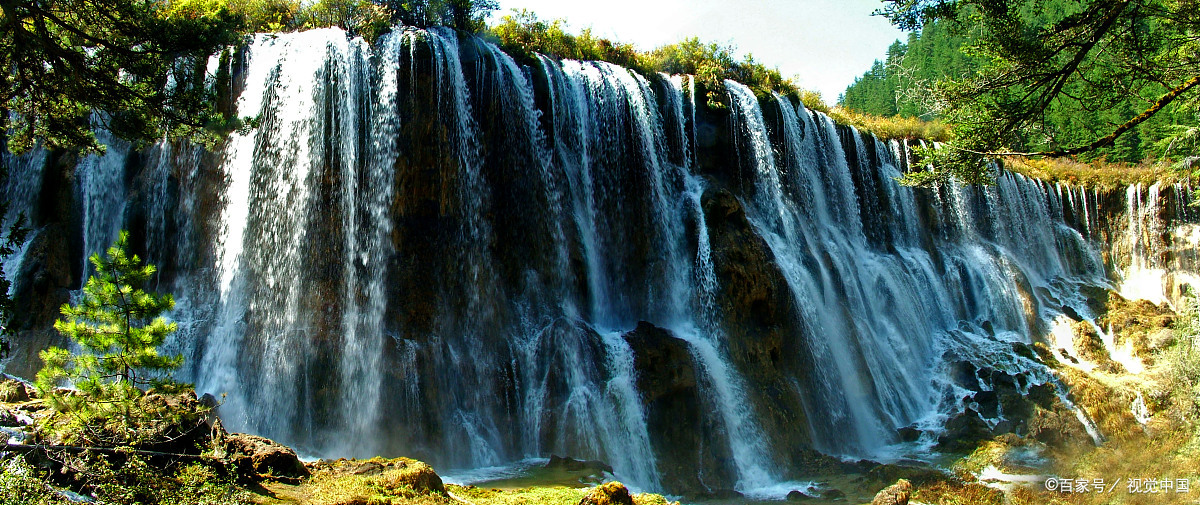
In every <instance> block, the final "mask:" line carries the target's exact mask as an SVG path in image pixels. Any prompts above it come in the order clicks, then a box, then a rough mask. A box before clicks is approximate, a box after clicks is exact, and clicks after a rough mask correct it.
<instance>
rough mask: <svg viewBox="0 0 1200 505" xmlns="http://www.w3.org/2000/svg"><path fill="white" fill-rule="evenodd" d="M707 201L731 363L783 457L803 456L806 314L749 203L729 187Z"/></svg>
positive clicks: (806, 435) (805, 439)
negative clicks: (752, 216)
mask: <svg viewBox="0 0 1200 505" xmlns="http://www.w3.org/2000/svg"><path fill="white" fill-rule="evenodd" d="M701 204H702V206H703V208H704V215H705V220H706V222H707V224H708V232H709V237H710V242H711V247H712V259H713V266H714V269H715V271H716V275H717V280H718V282H719V285H720V289H719V291H718V292H717V304H718V306H719V307H720V308H721V312H722V313H723V314H724V318H723V321H722V322H721V323H722V329H723V330H724V332H725V334H726V337H727V340H726V341H727V342H728V343H729V354H730V358H731V359H732V361H733V363H734V364H735V365H736V366H737V368H738V370H739V371H740V372H741V373H742V375H743V376H744V377H745V378H746V380H747V381H748V382H749V388H748V391H747V393H748V396H749V398H747V399H748V400H749V401H750V404H751V405H750V406H751V407H752V408H753V409H754V414H756V417H757V419H758V421H759V423H760V424H761V426H762V429H763V432H764V433H766V434H768V436H770V437H771V447H773V448H774V449H775V452H776V455H782V454H795V453H796V452H797V449H799V448H803V447H806V446H808V444H809V443H810V442H811V440H810V438H809V430H808V429H807V427H808V426H809V422H808V413H806V411H805V410H804V405H805V400H804V399H803V398H801V396H800V395H801V394H803V393H802V391H801V390H800V389H801V388H803V387H804V385H805V384H806V383H807V381H808V376H807V373H806V372H805V371H806V370H811V369H812V368H813V365H812V363H811V362H810V359H809V356H810V354H809V352H808V351H807V349H806V347H805V344H804V342H803V338H804V335H805V331H804V329H803V328H801V327H799V326H800V324H801V323H800V321H801V315H800V313H799V310H798V309H797V306H796V303H795V300H794V299H793V297H792V293H791V290H790V288H789V287H788V284H787V279H786V277H784V275H783V271H782V270H780V268H779V265H778V264H777V263H776V260H775V255H774V253H772V252H771V249H770V246H768V245H767V243H766V241H765V240H763V239H762V237H760V236H758V234H757V233H756V232H755V230H754V228H753V227H752V226H751V225H750V222H749V220H748V219H747V218H746V212H745V209H744V208H743V206H742V203H741V202H740V201H738V199H737V198H736V197H735V196H734V195H733V194H732V193H730V192H728V191H726V190H708V191H706V192H705V194H704V196H703V198H702V199H701ZM788 384H799V385H801V388H792V387H788V386H787V385H788ZM810 404H814V405H815V404H816V403H815V401H814V402H810ZM778 463H779V464H781V465H791V464H792V463H791V462H790V461H778Z"/></svg>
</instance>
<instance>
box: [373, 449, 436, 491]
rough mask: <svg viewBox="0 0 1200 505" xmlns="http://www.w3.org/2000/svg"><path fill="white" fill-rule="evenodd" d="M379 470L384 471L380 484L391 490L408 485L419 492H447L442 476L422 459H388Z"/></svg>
mask: <svg viewBox="0 0 1200 505" xmlns="http://www.w3.org/2000/svg"><path fill="white" fill-rule="evenodd" d="M376 464H377V465H378V463H376ZM360 470H361V468H360ZM378 471H380V472H382V473H381V474H380V475H381V477H380V480H379V482H380V484H382V485H383V487H384V488H386V489H389V490H391V489H398V488H400V487H402V486H408V488H410V489H412V490H414V491H417V492H419V493H439V494H445V493H446V487H445V485H443V484H442V478H441V477H439V476H438V474H437V473H436V472H434V471H433V467H431V466H429V465H428V464H426V463H424V462H422V461H417V460H415V459H408V458H396V459H392V460H387V461H386V463H384V464H382V465H381V466H380V468H378Z"/></svg>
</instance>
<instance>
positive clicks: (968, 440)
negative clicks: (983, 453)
mask: <svg viewBox="0 0 1200 505" xmlns="http://www.w3.org/2000/svg"><path fill="white" fill-rule="evenodd" d="M991 437H992V430H991V429H990V428H989V427H988V425H987V423H985V422H984V421H983V419H982V418H980V417H979V412H976V411H975V409H970V408H968V409H967V410H965V411H963V412H961V413H959V414H958V415H956V416H954V417H951V418H950V420H949V421H946V432H945V433H943V434H942V436H940V437H938V444H937V447H938V449H939V450H942V451H948V452H970V451H972V450H974V449H975V446H976V445H977V444H978V443H979V441H981V440H985V439H988V438H991Z"/></svg>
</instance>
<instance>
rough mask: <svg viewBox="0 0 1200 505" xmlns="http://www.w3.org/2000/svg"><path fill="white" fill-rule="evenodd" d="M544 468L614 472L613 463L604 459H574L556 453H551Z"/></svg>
mask: <svg viewBox="0 0 1200 505" xmlns="http://www.w3.org/2000/svg"><path fill="white" fill-rule="evenodd" d="M543 468H547V469H553V468H561V469H563V470H567V471H571V472H582V471H589V470H590V471H592V472H596V473H599V472H608V473H612V471H613V468H612V465H609V464H608V463H605V462H603V461H596V460H590V461H582V460H578V459H572V458H561V457H558V456H557V455H554V454H551V455H550V461H549V462H547V463H546V466H545V467H543Z"/></svg>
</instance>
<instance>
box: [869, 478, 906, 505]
mask: <svg viewBox="0 0 1200 505" xmlns="http://www.w3.org/2000/svg"><path fill="white" fill-rule="evenodd" d="M911 494H912V484H911V483H909V482H908V481H907V480H904V479H900V480H898V481H896V483H895V484H892V485H890V486H888V487H886V488H884V489H883V490H882V491H880V492H879V493H878V494H876V495H875V499H874V500H871V505H908V498H909V495H911Z"/></svg>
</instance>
